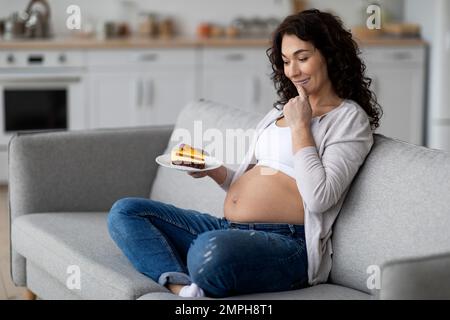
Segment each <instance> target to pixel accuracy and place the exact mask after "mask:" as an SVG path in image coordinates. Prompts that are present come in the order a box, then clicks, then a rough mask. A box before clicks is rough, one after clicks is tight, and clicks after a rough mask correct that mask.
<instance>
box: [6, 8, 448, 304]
mask: <svg viewBox="0 0 450 320" xmlns="http://www.w3.org/2000/svg"><path fill="white" fill-rule="evenodd" d="M372 3H374V4H378V5H379V6H380V8H381V14H382V28H381V29H380V30H368V28H367V27H366V26H365V23H366V20H367V18H368V14H367V13H366V8H367V7H368V5H369V4H372ZM72 5H77V6H78V7H79V8H80V9H81V29H80V30H70V29H69V28H68V27H67V22H68V18H69V17H70V16H71V15H73V14H74V13H76V10H75V11H73V10H74V8H73V7H71V6H72ZM310 7H316V8H319V9H322V10H327V11H331V12H333V13H335V14H337V15H339V16H340V17H341V18H342V20H343V21H344V23H345V24H346V26H347V27H348V28H350V29H352V32H353V33H354V35H355V37H356V38H357V41H358V42H359V44H360V47H361V49H362V57H363V59H364V60H365V62H366V65H367V72H368V74H369V75H370V76H371V77H372V78H373V86H372V89H373V90H374V91H375V92H376V94H377V96H378V98H379V102H380V104H381V105H382V107H383V109H384V116H383V118H382V119H381V124H382V125H381V127H380V128H379V129H378V132H379V133H382V134H385V135H387V136H389V137H394V138H398V139H401V140H404V141H408V142H410V143H414V144H418V145H424V146H428V147H431V148H436V149H444V150H450V105H449V101H450V90H449V89H450V88H449V83H450V81H449V80H450V79H449V77H450V1H448V0H427V1H423V0H385V1H369V0H367V1H366V0H339V1H335V0H309V1H301V0H227V1H219V0H189V1H185V0H147V1H144V0H134V1H132V0H78V1H76V0H48V1H47V2H46V1H44V0H32V1H30V0H15V1H10V0H0V299H5V298H7V299H17V298H21V294H23V292H24V291H23V288H16V287H15V286H14V284H13V283H12V281H11V279H10V272H9V260H10V257H9V250H10V244H9V218H8V206H7V192H8V142H9V140H10V139H11V137H12V135H13V134H14V133H15V132H18V131H35V130H38V131H40V130H55V129H57V130H83V129H97V128H111V127H128V126H142V125H158V124H168V123H174V122H175V119H176V116H177V114H178V112H179V111H180V109H181V108H182V107H183V106H185V105H186V104H187V103H188V102H189V101H191V100H194V99H199V98H207V99H212V100H215V101H218V102H221V103H225V104H229V105H233V106H235V107H238V108H242V109H245V110H249V111H256V112H260V113H265V112H267V110H269V109H270V108H271V106H272V103H273V102H274V100H275V93H274V89H273V85H272V84H271V82H270V80H269V77H268V74H269V73H270V67H269V65H268V61H267V57H266V56H265V50H266V49H267V48H268V46H269V39H270V32H271V31H272V30H273V28H274V27H275V26H276V24H277V23H279V22H280V20H281V19H283V18H284V17H285V16H286V15H288V14H291V13H293V12H295V11H297V10H300V9H302V8H310ZM68 8H69V9H70V10H69V12H67V10H68ZM75 9H76V8H75ZM25 11H26V12H25ZM69 20H70V19H69ZM69 22H71V23H69V25H76V22H77V21H76V19H75V20H73V19H72V20H70V21H69Z"/></svg>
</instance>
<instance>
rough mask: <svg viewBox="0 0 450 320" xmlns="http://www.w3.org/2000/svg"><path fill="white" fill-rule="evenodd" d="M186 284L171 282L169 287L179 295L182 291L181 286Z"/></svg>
mask: <svg viewBox="0 0 450 320" xmlns="http://www.w3.org/2000/svg"><path fill="white" fill-rule="evenodd" d="M184 286H185V285H184V284H172V283H169V284H168V285H167V288H168V289H169V290H170V291H172V292H173V293H174V294H176V295H178V294H179V293H180V290H181V288H183V287H184Z"/></svg>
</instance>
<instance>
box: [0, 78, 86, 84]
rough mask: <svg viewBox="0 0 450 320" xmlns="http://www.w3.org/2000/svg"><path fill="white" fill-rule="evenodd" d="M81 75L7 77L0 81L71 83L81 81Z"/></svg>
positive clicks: (15, 82)
mask: <svg viewBox="0 0 450 320" xmlns="http://www.w3.org/2000/svg"><path fill="white" fill-rule="evenodd" d="M80 81H81V77H37V78H35V77H33V78H5V79H0V83H14V84H17V83H27V84H28V83H48V82H52V83H63V82H64V83H70V82H80Z"/></svg>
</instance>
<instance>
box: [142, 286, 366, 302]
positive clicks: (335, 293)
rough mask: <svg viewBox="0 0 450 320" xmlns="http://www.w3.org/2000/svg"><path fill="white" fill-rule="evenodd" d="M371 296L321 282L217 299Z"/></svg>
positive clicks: (164, 296) (160, 296)
mask: <svg viewBox="0 0 450 320" xmlns="http://www.w3.org/2000/svg"><path fill="white" fill-rule="evenodd" d="M168 299H179V300H184V299H188V298H182V297H180V296H175V295H173V294H171V293H167V292H155V293H147V294H146V295H143V296H142V297H140V298H139V299H138V300H168ZM211 299H212V298H208V297H205V298H202V300H211ZM369 299H372V297H371V296H370V295H368V294H366V293H364V292H361V291H358V290H353V289H349V288H345V287H342V286H337V285H331V284H321V285H317V286H313V287H309V288H305V289H300V290H292V291H281V292H270V293H256V294H248V295H247V294H246V295H241V296H233V297H227V298H224V299H219V300H369Z"/></svg>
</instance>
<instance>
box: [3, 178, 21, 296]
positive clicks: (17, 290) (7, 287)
mask: <svg viewBox="0 0 450 320" xmlns="http://www.w3.org/2000/svg"><path fill="white" fill-rule="evenodd" d="M9 251H10V248H9V213H8V187H7V186H5V185H0V300H5V299H19V300H21V299H23V294H24V292H25V288H23V287H16V286H15V285H14V284H13V282H12V280H11V276H10V274H11V273H10V268H9Z"/></svg>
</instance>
